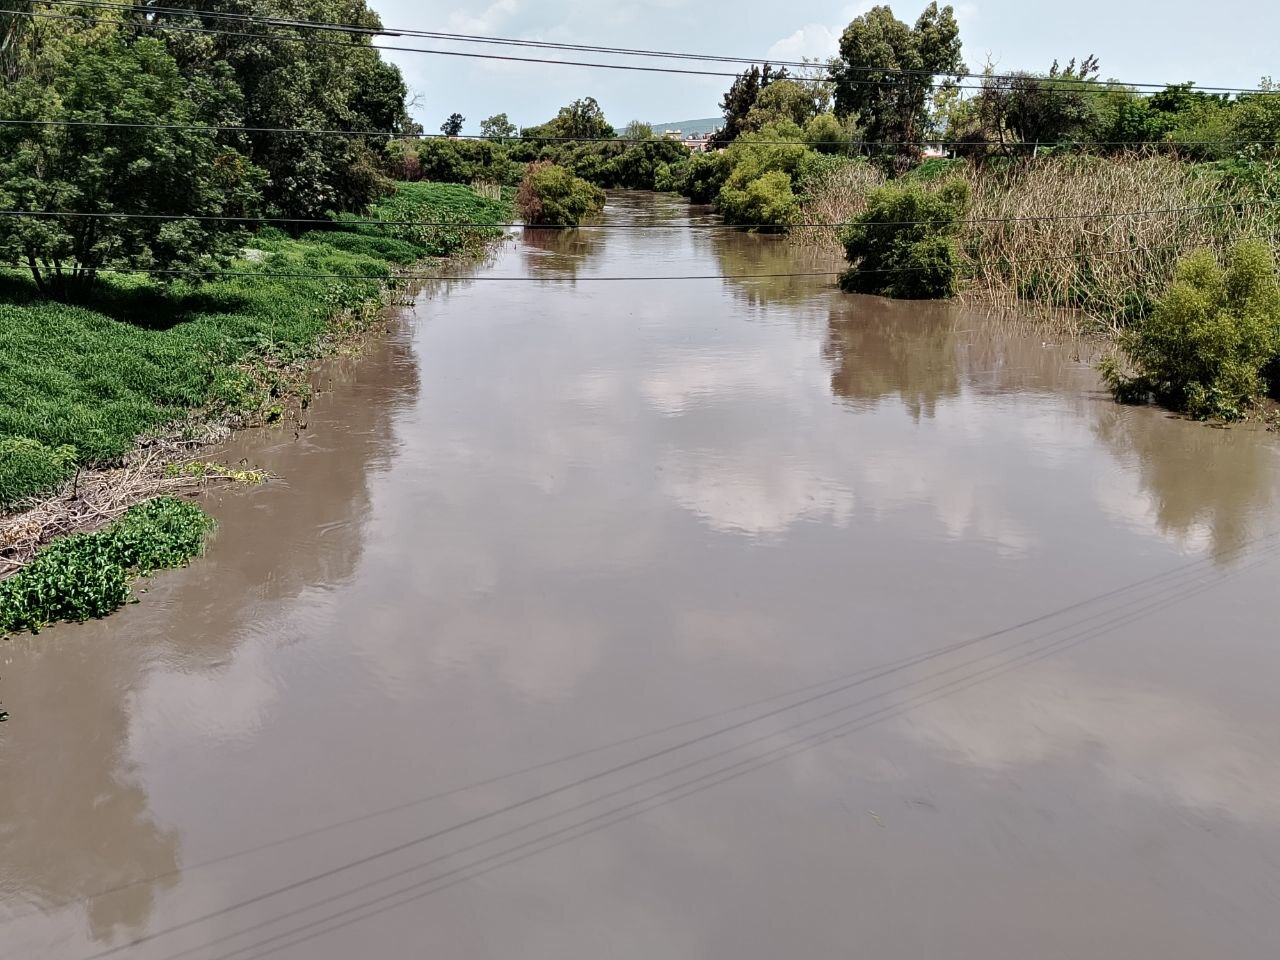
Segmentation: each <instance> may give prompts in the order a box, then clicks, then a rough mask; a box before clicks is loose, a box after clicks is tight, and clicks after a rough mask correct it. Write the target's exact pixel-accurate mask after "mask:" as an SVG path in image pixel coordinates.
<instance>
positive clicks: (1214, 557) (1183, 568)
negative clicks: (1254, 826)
mask: <svg viewBox="0 0 1280 960" xmlns="http://www.w3.org/2000/svg"><path fill="white" fill-rule="evenodd" d="M1277 537H1280V533H1269V534H1263V535H1259V536H1256V537H1252V538H1249V539H1246V540H1245V541H1244V542H1243V543H1241V544H1239V545H1238V546H1235V547H1232V548H1230V551H1229V552H1233V553H1234V552H1241V553H1242V552H1243V551H1245V550H1247V549H1248V548H1249V547H1252V546H1257V545H1259V544H1262V543H1265V542H1267V541H1271V540H1274V539H1276V538H1277ZM1265 552H1268V553H1269V552H1273V550H1272V548H1270V547H1268V548H1265ZM1222 560H1223V556H1221V555H1220V554H1210V555H1208V556H1206V557H1201V558H1199V559H1197V560H1192V561H1189V562H1187V563H1185V564H1181V565H1179V566H1177V567H1173V568H1171V569H1169V570H1165V571H1163V572H1161V573H1157V574H1152V575H1150V576H1147V577H1143V578H1142V579H1140V580H1137V581H1133V582H1131V583H1127V584H1125V585H1124V586H1122V587H1116V588H1114V589H1111V590H1108V591H1106V592H1104V593H1101V594H1097V595H1095V596H1092V597H1087V598H1085V599H1083V600H1077V601H1075V602H1073V603H1070V604H1067V605H1066V606H1063V607H1059V608H1057V609H1055V610H1052V611H1050V612H1048V613H1044V614H1041V615H1039V616H1037V617H1035V618H1032V619H1030V620H1024V621H1021V622H1019V623H1016V624H1012V625H1010V626H1007V627H1003V628H1000V629H998V630H995V631H992V632H990V633H986V634H983V635H981V636H977V637H971V638H968V639H965V640H959V641H955V642H953V643H949V644H946V645H943V646H941V647H935V648H933V649H931V650H929V651H926V652H924V653H920V654H915V655H913V656H909V657H901V658H899V659H897V660H893V661H889V662H888V663H880V664H877V665H874V666H870V667H864V668H862V669H860V670H855V671H853V672H851V673H846V674H843V675H841V676H837V677H828V678H827V679H825V680H819V681H817V682H814V683H809V684H806V685H804V686H802V687H793V688H792V689H790V690H787V691H785V692H783V693H779V694H774V695H772V696H769V697H763V698H761V699H759V700H753V701H751V702H748V703H744V704H739V705H738V706H736V707H730V708H729V709H726V710H719V711H716V712H715V713H710V714H703V715H702V716H698V717H693V718H691V719H688V720H682V721H679V722H677V723H673V724H670V725H668V726H665V727H661V728H659V729H656V730H650V731H648V732H645V733H640V734H635V735H632V736H629V737H625V738H623V739H621V740H614V741H611V742H609V743H605V744H600V745H597V746H595V747H589V748H587V749H585V750H580V751H577V752H575V753H571V754H567V755H563V756H560V757H557V758H555V759H552V760H545V761H541V762H539V763H536V764H534V765H532V766H527V767H522V768H520V769H518V770H514V771H510V772H508V773H504V774H499V775H496V776H493V777H489V778H487V779H485V780H479V781H475V782H473V783H470V784H467V785H465V786H460V787H454V788H451V789H449V790H446V791H443V792H439V793H433V794H428V795H426V796H422V797H417V798H414V799H412V800H408V801H405V802H403V803H399V804H396V805H394V806H391V807H383V808H381V809H378V810H374V811H370V812H367V813H363V814H358V815H356V816H354V817H350V818H347V819H345V820H340V821H337V822H335V823H331V824H328V825H325V826H321V827H316V828H314V829H310V830H305V831H303V832H301V833H295V834H291V835H288V836H285V837H279V838H277V839H275V840H272V841H269V842H267V843H264V844H260V845H258V846H256V847H249V848H245V849H241V850H238V851H234V852H232V853H226V854H221V855H219V856H217V857H214V858H212V859H209V860H203V861H199V862H196V863H193V864H185V865H184V866H183V867H182V868H179V869H175V870H171V871H167V872H165V873H159V874H151V875H149V876H146V877H139V878H137V879H135V880H131V881H128V882H125V883H122V884H119V885H117V886H114V887H107V888H103V889H100V890H98V891H96V892H94V893H90V894H85V895H82V896H77V897H71V898H68V899H66V900H62V901H59V902H56V903H53V904H49V905H48V908H50V909H61V908H63V907H67V906H71V905H72V904H76V903H88V902H90V901H92V900H95V899H97V898H99V897H102V896H106V895H107V894H111V893H118V892H120V891H121V890H126V889H129V888H132V887H136V886H138V885H140V884H143V883H154V882H156V881H158V880H163V879H166V878H167V877H170V876H176V875H178V874H181V873H191V872H192V871H194V870H197V869H201V868H204V867H210V866H215V865H217V864H220V863H225V862H227V861H229V860H232V859H236V858H239V857H242V856H248V855H251V854H254V853H258V852H261V851H263V850H268V849H273V848H275V847H278V846H281V845H283V844H287V843H292V842H295V841H298V840H304V839H307V838H310V837H313V836H318V835H320V834H323V833H327V832H329V831H331V830H336V829H340V828H342V827H346V826H351V825H353V824H356V823H362V822H365V821H367V820H370V819H374V818H376V817H381V816H387V815H389V814H392V813H399V812H401V811H403V810H407V809H411V808H413V807H417V806H422V805H424V804H427V803H430V802H432V801H435V800H441V799H445V798H447V797H451V796H456V795H457V794H460V793H466V792H469V791H471V790H477V789H480V788H481V787H487V786H491V785H493V784H496V783H500V782H502V781H504V780H509V779H513V778H515V777H519V776H523V775H525V774H529V773H534V772H537V771H540V770H545V769H548V768H550V767H553V766H558V765H560V764H564V763H568V762H570V761H573V760H578V759H582V758H583V757H587V756H592V755H595V754H597V753H602V752H604V751H607V750H613V749H616V748H618V747H622V746H627V745H630V744H632V743H637V742H639V741H641V740H647V739H652V738H653V737H658V736H662V735H663V734H666V733H672V732H674V731H676V730H680V729H683V728H684V727H688V726H693V725H696V724H699V723H704V722H706V721H708V720H718V719H720V718H721V717H726V716H728V715H730V714H734V713H741V712H742V711H744V710H750V709H753V708H755V707H760V706H765V705H767V704H770V703H773V702H775V701H778V700H782V699H785V698H788V697H794V696H799V695H800V694H804V693H809V692H811V691H814V690H817V689H820V688H821V687H826V686H830V685H832V684H837V683H844V682H845V681H848V680H852V679H856V678H858V677H861V676H864V675H866V674H868V673H875V672H878V671H881V670H887V669H890V668H893V669H905V668H908V667H912V666H917V665H919V664H921V663H924V662H927V661H929V660H933V659H937V658H939V657H942V656H944V655H946V654H948V653H954V652H956V651H958V650H961V649H964V648H966V647H970V646H974V645H975V644H977V643H980V642H983V641H986V640H993V639H996V638H997V637H1001V636H1006V635H1008V634H1010V633H1013V632H1015V631H1017V630H1021V629H1024V628H1026V627H1030V626H1035V625H1036V624H1039V623H1044V622H1046V621H1048V620H1051V619H1053V618H1055V617H1059V616H1062V615H1064V614H1068V613H1071V612H1073V611H1076V610H1080V609H1083V608H1085V607H1087V606H1090V605H1091V604H1099V603H1102V602H1103V601H1106V600H1110V599H1113V598H1115V597H1119V596H1123V595H1125V594H1127V593H1130V592H1135V591H1138V590H1139V589H1140V588H1143V587H1147V586H1152V585H1154V584H1157V583H1160V582H1161V581H1164V580H1173V579H1174V578H1179V577H1181V576H1182V575H1183V574H1185V573H1190V572H1192V571H1194V570H1197V569H1198V568H1200V567H1202V566H1204V565H1205V564H1206V563H1218V562H1221V561H1222ZM1128 605H1130V604H1126V605H1125V606H1128ZM1119 609H1123V607H1121V608H1119ZM1089 619H1092V618H1089ZM1081 622H1087V621H1081ZM491 839H492V838H491ZM386 879H390V878H384V880H383V882H385V880H386ZM38 912H40V910H39V909H32V910H30V911H27V912H24V913H18V914H14V915H11V916H8V917H5V918H3V919H0V926H3V925H7V924H10V923H13V922H15V921H16V920H19V919H21V918H23V917H26V916H30V915H31V914H33V913H38ZM243 932H246V931H241V933H243Z"/></svg>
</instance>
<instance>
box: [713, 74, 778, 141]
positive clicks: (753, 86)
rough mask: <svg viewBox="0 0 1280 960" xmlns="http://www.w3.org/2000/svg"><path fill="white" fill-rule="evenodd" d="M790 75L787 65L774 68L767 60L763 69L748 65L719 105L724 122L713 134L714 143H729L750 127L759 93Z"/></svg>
mask: <svg viewBox="0 0 1280 960" xmlns="http://www.w3.org/2000/svg"><path fill="white" fill-rule="evenodd" d="M788 76H789V74H788V73H787V68H786V67H783V68H782V69H781V70H775V69H774V68H773V66H772V65H771V64H768V63H766V64H765V65H764V69H761V68H760V67H757V66H756V65H755V64H754V63H753V64H752V65H751V66H750V67H749V68H748V69H746V70H744V71H742V73H740V74H738V76H737V77H736V78H735V79H734V81H733V83H732V84H730V86H729V89H728V90H727V91H725V95H724V96H723V97H721V98H720V109H721V110H723V111H724V126H723V127H721V128H720V130H719V132H718V133H717V134H716V135H715V137H714V138H712V144H713V145H714V146H717V147H727V146H728V145H729V144H731V143H733V141H735V140H737V139H738V137H739V136H740V135H741V134H743V133H744V132H745V131H747V130H748V129H750V127H749V121H748V117H749V116H750V114H751V108H752V107H754V106H755V105H756V100H757V99H758V98H759V97H760V94H761V93H762V92H763V91H764V90H765V88H767V87H768V86H769V85H770V84H772V83H774V82H775V81H778V80H786V79H787V78H788Z"/></svg>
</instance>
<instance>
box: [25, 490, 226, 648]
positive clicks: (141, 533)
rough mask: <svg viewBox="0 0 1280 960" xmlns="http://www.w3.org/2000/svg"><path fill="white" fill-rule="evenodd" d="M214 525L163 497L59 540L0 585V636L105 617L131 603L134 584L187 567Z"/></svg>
mask: <svg viewBox="0 0 1280 960" xmlns="http://www.w3.org/2000/svg"><path fill="white" fill-rule="evenodd" d="M211 529H213V520H212V519H211V518H209V517H208V516H206V515H205V513H204V511H202V510H201V509H200V508H199V507H198V506H196V505H195V504H194V503H188V502H186V501H184V500H178V499H175V498H173V497H160V498H158V499H156V500H150V501H148V502H147V503H143V504H139V505H138V506H136V507H133V508H131V509H130V510H129V511H128V512H126V513H125V514H124V516H122V517H121V518H120V519H119V520H117V521H116V522H115V523H114V524H112V525H111V526H110V527H108V528H106V529H105V530H100V531H98V532H97V533H76V534H72V535H71V536H69V537H63V538H61V539H59V540H55V541H54V542H53V543H51V544H49V545H48V546H47V547H45V548H44V549H43V550H41V551H40V552H39V553H38V554H36V557H35V559H34V560H32V561H31V562H30V563H29V564H27V565H26V566H25V567H23V568H22V569H21V570H19V571H18V572H17V573H16V574H14V575H13V576H12V577H10V578H9V579H8V580H5V581H3V582H0V630H3V631H6V632H7V631H11V630H22V629H29V630H31V631H32V632H33V633H39V632H40V628H41V627H43V626H46V625H48V624H50V623H56V622H57V621H59V620H71V621H75V622H78V623H80V622H83V621H85V620H88V619H89V618H90V617H104V616H106V615H107V614H109V613H111V612H112V611H113V610H115V609H117V608H118V607H120V606H121V605H122V604H123V603H125V602H126V601H127V600H128V599H129V579H130V578H131V577H132V576H139V575H146V574H149V573H152V572H154V571H156V570H160V569H163V568H166V567H179V566H183V565H185V564H186V563H187V561H189V560H190V559H191V558H192V557H194V556H196V555H197V554H199V553H200V551H201V549H202V547H203V544H204V538H205V535H206V534H207V533H208V532H209V531H210V530H211Z"/></svg>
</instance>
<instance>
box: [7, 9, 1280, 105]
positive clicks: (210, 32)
mask: <svg viewBox="0 0 1280 960" xmlns="http://www.w3.org/2000/svg"><path fill="white" fill-rule="evenodd" d="M10 15H11V16H18V17H30V18H34V19H45V20H71V21H78V22H82V23H106V24H111V25H114V26H116V27H121V28H128V29H131V30H166V31H170V32H177V33H190V34H199V35H206V36H222V37H242V38H245V39H250V40H268V41H273V42H280V43H300V44H304V45H312V46H336V47H343V48H346V49H351V48H353V47H355V46H357V45H356V44H354V43H344V42H341V41H335V40H321V39H317V38H314V37H290V36H283V35H281V34H263V33H246V32H243V31H235V30H222V29H215V28H212V27H188V26H181V25H178V24H167V23H158V22H147V23H141V22H136V21H128V20H108V19H104V18H101V17H84V16H68V15H62V14H50V13H36V12H33V11H11V12H10ZM366 35H367V34H366ZM367 49H373V50H391V51H394V52H398V53H424V54H430V55H433V56H442V57H465V58H471V59H480V60H498V61H507V62H516V63H537V64H548V65H556V66H572V67H591V68H595V69H600V70H631V71H638V72H641V73H669V74H679V75H684V76H704V77H731V78H734V79H736V78H737V77H738V74H736V73H732V72H726V71H723V70H694V69H690V68H686V67H654V66H644V65H638V64H625V63H599V62H595V61H586V60H563V59H556V58H548V57H517V56H511V55H508V54H496V53H471V52H467V51H463V50H438V49H429V48H424V47H404V46H395V45H391V44H382V45H378V46H373V45H370V46H369V47H368V48H367ZM1038 79H1039V82H1041V83H1061V84H1063V85H1064V89H1067V90H1070V91H1071V92H1075V93H1081V94H1089V95H1095V94H1110V93H1114V92H1115V91H1113V90H1111V89H1109V88H1107V87H1102V86H1099V87H1096V88H1095V87H1093V86H1091V85H1089V84H1088V82H1087V81H1081V80H1054V79H1052V78H1048V79H1046V78H1038ZM808 82H812V83H827V84H832V85H834V86H870V87H884V86H887V85H889V84H892V83H895V82H900V81H894V80H892V79H886V80H852V79H848V78H836V77H812V78H809V79H808ZM928 86H929V87H931V88H935V87H946V88H947V89H955V90H977V91H982V90H985V89H987V88H986V86H985V85H983V84H977V85H974V84H962V83H952V82H944V83H933V82H930V83H929V84H928ZM1247 92H1248V93H1251V94H1258V95H1268V94H1272V93H1280V91H1269V90H1261V89H1258V90H1249V91H1247Z"/></svg>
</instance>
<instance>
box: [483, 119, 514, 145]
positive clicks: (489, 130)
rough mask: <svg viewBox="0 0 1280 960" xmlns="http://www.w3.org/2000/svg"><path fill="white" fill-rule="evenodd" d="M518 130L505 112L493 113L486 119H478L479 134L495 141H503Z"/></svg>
mask: <svg viewBox="0 0 1280 960" xmlns="http://www.w3.org/2000/svg"><path fill="white" fill-rule="evenodd" d="M519 132H520V131H519V130H518V129H516V125H515V124H514V123H512V122H511V120H510V118H508V117H507V115H506V114H505V113H495V114H494V115H493V116H492V117H490V118H489V119H488V120H481V121H480V135H481V136H483V137H488V138H490V139H491V140H493V141H494V142H496V143H504V142H506V141H507V140H509V139H511V138H512V137H514V136H515V135H516V134H517V133H519Z"/></svg>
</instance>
